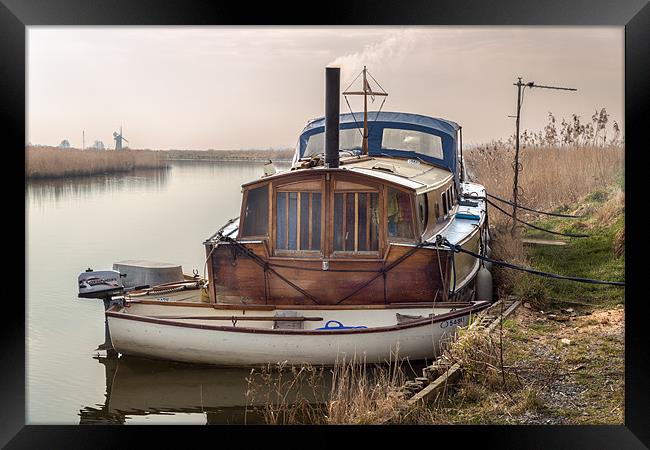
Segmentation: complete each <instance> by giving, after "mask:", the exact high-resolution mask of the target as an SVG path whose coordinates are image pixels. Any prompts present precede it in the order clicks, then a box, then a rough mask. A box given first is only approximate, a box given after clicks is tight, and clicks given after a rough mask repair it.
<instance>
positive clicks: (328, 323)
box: [316, 320, 368, 330]
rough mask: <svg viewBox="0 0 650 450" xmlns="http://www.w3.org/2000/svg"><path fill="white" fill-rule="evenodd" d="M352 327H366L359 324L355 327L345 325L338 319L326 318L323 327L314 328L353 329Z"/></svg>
mask: <svg viewBox="0 0 650 450" xmlns="http://www.w3.org/2000/svg"><path fill="white" fill-rule="evenodd" d="M330 324H336V325H335V326H332V325H330ZM354 328H368V327H366V326H364V325H359V326H356V327H346V326H345V325H343V324H342V323H341V322H339V321H338V320H328V321H327V323H326V324H325V326H324V327H321V328H316V329H317V330H351V329H354Z"/></svg>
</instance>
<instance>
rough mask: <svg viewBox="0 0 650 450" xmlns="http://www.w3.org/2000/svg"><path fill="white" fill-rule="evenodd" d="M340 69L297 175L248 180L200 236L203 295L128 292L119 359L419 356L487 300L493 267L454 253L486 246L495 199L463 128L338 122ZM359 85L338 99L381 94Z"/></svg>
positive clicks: (388, 120)
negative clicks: (490, 203)
mask: <svg viewBox="0 0 650 450" xmlns="http://www.w3.org/2000/svg"><path fill="white" fill-rule="evenodd" d="M337 70H338V69H329V68H328V69H327V89H326V92H327V93H326V116H325V117H324V118H319V119H315V120H312V121H310V122H309V123H308V124H307V126H306V127H305V128H304V129H303V131H302V133H301V134H300V137H299V140H298V145H297V148H296V152H295V157H294V159H293V164H292V167H291V168H290V169H288V170H285V171H282V172H278V173H272V172H273V171H270V172H267V174H265V175H264V176H262V177H261V178H259V179H256V180H253V181H251V182H249V183H246V184H244V185H243V186H242V192H243V199H242V205H241V211H240V214H239V217H236V218H233V219H231V220H230V221H229V222H228V223H227V224H225V225H224V226H223V227H221V228H220V229H219V230H218V231H217V232H216V233H215V234H214V235H213V236H212V237H210V238H209V239H207V240H206V241H205V242H204V246H205V251H206V261H207V267H208V280H207V281H208V282H207V284H206V285H204V286H203V287H202V288H199V287H198V284H199V283H197V286H196V291H197V293H196V296H195V297H196V301H188V299H187V298H186V297H184V298H183V300H181V301H174V299H173V298H169V297H168V296H167V297H165V298H164V299H161V298H158V297H156V294H155V292H154V293H147V292H145V291H132V292H131V293H129V294H127V295H126V296H125V298H124V302H123V304H122V305H118V306H114V307H111V308H109V309H108V310H107V311H106V316H107V319H108V326H109V328H110V333H111V338H112V343H113V346H114V347H115V349H116V350H117V351H119V352H121V353H127V354H134V355H141V356H147V357H154V358H163V359H172V360H177V361H187V362H195V363H208V364H218V365H225V366H248V365H257V364H267V363H276V362H283V361H286V362H288V363H290V364H301V363H311V364H326V365H332V364H334V363H335V362H336V360H337V359H341V358H342V357H344V356H345V357H347V358H348V359H349V358H350V357H352V355H356V357H357V358H359V359H360V358H364V359H365V360H366V361H367V362H382V361H387V360H389V359H394V358H395V357H399V358H410V359H424V358H431V357H433V356H434V355H435V354H436V353H438V352H439V350H440V348H439V346H440V342H441V341H442V340H444V339H445V338H446V337H447V338H451V337H452V336H453V333H454V330H455V329H456V328H457V327H458V326H465V325H468V323H469V320H470V317H471V315H472V314H476V313H477V312H478V311H480V310H481V309H483V308H485V307H487V306H488V305H489V302H490V301H491V276H490V274H489V271H488V270H487V269H486V268H484V267H482V265H481V263H480V261H479V260H478V259H477V258H475V257H473V256H471V255H468V254H465V253H455V252H454V251H452V250H451V249H450V247H449V246H448V245H444V242H450V243H452V244H454V245H458V246H462V247H463V248H466V249H468V250H471V251H473V252H475V253H479V254H482V255H483V254H486V253H487V252H488V249H489V247H488V245H487V243H488V240H489V232H488V226H487V216H486V204H485V201H484V198H485V189H484V188H483V187H482V186H480V185H478V184H473V183H468V182H465V181H464V180H463V171H462V159H461V158H459V156H458V153H459V150H461V147H460V142H459V141H460V140H461V137H460V131H461V130H460V127H459V126H458V125H457V124H456V123H454V122H452V121H449V120H444V119H438V118H433V117H427V116H422V115H418V114H410V113H399V112H370V113H368V111H367V108H366V109H364V111H363V112H361V113H349V114H339V97H340V94H339V92H340V91H339V87H338V83H339V80H338V76H339V75H338V72H337ZM363 75H364V84H363V90H362V91H360V92H346V93H344V94H356V93H359V94H362V95H364V104H366V103H367V102H366V101H365V100H366V98H367V96H372V95H381V93H380V92H373V91H372V89H371V88H370V86H369V84H368V83H367V82H366V78H365V76H366V71H365V68H364V72H363ZM479 273H480V275H479ZM477 279H478V280H479V283H481V284H482V285H484V286H487V287H483V288H481V289H478V292H479V294H478V295H477V286H476V285H477ZM200 291H202V293H203V296H201V294H200ZM183 295H186V296H187V292H185V291H184V293H183ZM477 297H478V298H477Z"/></svg>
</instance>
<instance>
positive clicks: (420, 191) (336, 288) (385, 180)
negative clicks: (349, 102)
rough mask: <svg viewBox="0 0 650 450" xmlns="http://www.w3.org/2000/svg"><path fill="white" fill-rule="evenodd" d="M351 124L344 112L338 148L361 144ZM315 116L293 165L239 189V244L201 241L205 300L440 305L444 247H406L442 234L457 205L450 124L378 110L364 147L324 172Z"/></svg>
mask: <svg viewBox="0 0 650 450" xmlns="http://www.w3.org/2000/svg"><path fill="white" fill-rule="evenodd" d="M346 116H348V117H346ZM354 119H355V118H354V117H352V115H342V116H341V132H340V136H341V139H340V142H341V150H342V151H343V150H346V151H348V150H351V151H352V152H354V150H355V149H356V148H358V147H359V146H360V134H359V130H358V128H356V127H351V126H350V124H352V125H355V123H356V122H353V120H354ZM321 122H322V121H320V122H319V121H314V122H312V123H310V124H309V125H308V126H307V128H306V129H305V130H304V131H303V134H302V135H301V138H300V143H299V145H298V149H297V151H296V157H295V158H294V164H293V167H292V169H291V170H288V171H285V172H281V173H277V174H274V175H271V176H268V177H263V178H261V179H258V180H255V181H253V182H251V183H248V184H245V185H244V186H243V200H242V206H241V213H240V218H239V224H238V229H237V231H236V242H228V241H226V242H224V241H222V242H220V243H219V244H218V245H215V244H214V242H211V241H206V243H205V244H206V252H207V255H208V259H209V260H210V261H211V264H209V266H210V270H209V280H210V287H211V289H210V296H211V301H213V302H218V303H233V304H242V303H243V304H301V305H310V304H314V305H316V304H319V305H349V304H356V305H359V304H377V303H403V302H407V303H410V302H431V301H443V300H446V299H447V296H448V292H449V283H450V273H449V271H450V264H449V262H450V258H449V254H448V252H445V251H442V250H440V251H436V250H433V249H431V248H416V247H415V245H417V244H418V243H420V242H423V241H425V240H428V239H431V238H432V237H433V236H435V235H436V234H438V233H440V232H441V230H443V229H444V228H445V227H446V226H448V225H449V223H450V220H451V218H452V217H453V214H454V213H455V211H456V208H457V202H458V197H459V192H458V189H459V179H458V176H457V171H456V165H455V163H456V158H455V154H456V140H455V133H456V131H457V129H458V127H457V126H456V125H455V124H453V123H452V122H447V121H441V120H439V119H431V118H428V117H423V116H415V115H411V114H399V113H383V114H381V115H380V117H379V120H378V121H376V122H374V126H373V129H371V131H370V134H369V137H370V139H369V141H370V146H369V152H368V153H369V154H368V155H358V154H357V155H354V154H351V156H347V157H345V153H341V156H342V158H341V161H340V166H339V167H338V168H334V169H333V168H328V167H325V166H324V165H323V164H322V160H320V157H319V154H321V153H322V152H323V148H322V141H323V139H322V136H323V126H322V123H321ZM375 127H376V128H375ZM357 137H358V139H357ZM448 153H451V155H452V156H449V154H448ZM231 230H232V235H231V237H233V238H234V237H235V234H234V228H233V227H231ZM244 246H245V248H244ZM246 249H248V250H246ZM248 251H250V252H253V253H254V254H255V256H253V255H251V254H247V252H248ZM457 266H458V265H457ZM457 276H458V274H457Z"/></svg>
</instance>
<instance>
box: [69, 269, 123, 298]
mask: <svg viewBox="0 0 650 450" xmlns="http://www.w3.org/2000/svg"><path fill="white" fill-rule="evenodd" d="M123 276H124V275H122V274H120V272H118V271H116V270H98V271H96V272H95V271H94V270H93V269H90V268H88V269H86V271H85V272H82V273H81V274H79V297H81V298H100V299H104V298H108V297H109V296H111V295H118V294H121V293H123V292H124V284H123V283H122V277H123Z"/></svg>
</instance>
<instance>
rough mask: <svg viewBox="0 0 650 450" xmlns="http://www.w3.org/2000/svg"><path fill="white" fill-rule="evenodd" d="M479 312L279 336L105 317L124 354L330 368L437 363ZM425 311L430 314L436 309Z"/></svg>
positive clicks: (262, 330) (203, 323)
mask: <svg viewBox="0 0 650 450" xmlns="http://www.w3.org/2000/svg"><path fill="white" fill-rule="evenodd" d="M485 306H487V304H486V305H485ZM479 309H482V303H481V305H479V304H476V305H474V306H473V307H470V308H463V309H462V310H458V311H449V309H447V311H446V312H443V313H442V314H440V313H439V314H436V316H435V317H434V318H433V319H430V318H429V319H426V318H425V319H423V320H417V321H414V322H411V323H406V324H400V325H398V324H396V323H395V322H393V324H390V323H387V318H389V317H391V315H392V317H393V318H394V317H395V312H401V313H403V314H414V312H415V313H417V311H413V309H394V310H383V311H381V312H380V313H377V312H376V311H375V312H369V311H356V312H351V311H348V312H347V314H348V315H347V316H345V314H343V317H346V320H347V323H353V322H351V321H352V320H354V316H355V314H356V316H357V317H361V315H362V314H363V315H364V316H363V317H368V316H371V317H370V319H369V320H370V321H371V322H372V321H374V323H371V322H367V323H368V324H369V326H368V328H362V329H349V330H338V331H329V330H328V331H318V330H316V329H315V327H316V326H317V325H319V326H322V323H320V324H316V325H312V327H314V328H313V329H305V330H277V329H273V328H272V325H271V324H272V323H273V322H272V320H270V324H269V325H266V326H261V325H260V324H259V323H253V322H252V321H248V322H241V324H240V323H237V324H236V326H223V325H215V324H214V322H211V323H210V322H209V321H207V320H198V321H194V322H192V323H187V322H185V321H183V322H181V321H175V320H167V319H155V318H151V317H146V316H141V315H139V314H142V311H138V315H136V314H133V313H130V312H129V313H121V312H111V311H108V312H107V317H108V326H109V329H110V334H111V339H112V343H113V347H114V348H115V349H116V350H117V351H118V352H120V353H123V354H129V355H138V356H144V357H149V358H156V359H166V360H173V361H182V362H189V363H200V364H214V365H219V366H239V367H242V366H259V365H266V364H277V363H287V364H291V365H300V364H313V365H327V366H332V365H334V364H335V363H336V362H337V360H338V361H342V360H343V359H345V360H346V361H350V360H351V359H356V361H365V362H368V363H382V362H388V361H394V360H395V359H396V358H399V359H404V358H408V359H410V360H421V359H427V358H433V357H434V356H436V355H437V354H438V353H439V352H440V343H441V342H442V341H443V340H445V339H452V338H453V337H454V334H455V332H456V329H457V328H458V327H459V326H467V325H468V324H469V321H470V315H471V314H476V312H477V311H478V310H479ZM425 311H427V312H429V313H430V312H431V309H428V310H425ZM210 312H211V313H212V314H214V310H213V309H211V308H210V309H207V312H206V314H207V313H210ZM304 312H305V313H307V314H306V315H309V314H311V315H314V314H316V315H319V316H324V320H323V321H324V322H325V321H327V320H328V318H330V317H333V316H334V314H336V317H339V318H340V317H341V316H342V311H332V310H329V311H320V310H319V311H314V310H310V311H304ZM421 312H422V311H420V313H421ZM229 314H232V312H229ZM249 314H250V313H249ZM328 315H329V317H326V316H328ZM373 315H374V316H376V317H372V316H373ZM424 317H426V316H424ZM382 321H383V323H382ZM222 323H223V322H222ZM357 323H358V322H357Z"/></svg>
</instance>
